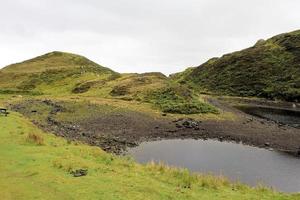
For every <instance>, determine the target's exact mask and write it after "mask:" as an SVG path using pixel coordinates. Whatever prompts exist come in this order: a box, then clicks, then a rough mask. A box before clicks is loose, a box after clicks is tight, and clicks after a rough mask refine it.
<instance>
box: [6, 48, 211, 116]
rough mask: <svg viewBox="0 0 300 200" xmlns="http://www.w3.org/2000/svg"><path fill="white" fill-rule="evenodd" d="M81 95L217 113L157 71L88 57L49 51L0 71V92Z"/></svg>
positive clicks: (182, 111)
mask: <svg viewBox="0 0 300 200" xmlns="http://www.w3.org/2000/svg"><path fill="white" fill-rule="evenodd" d="M1 93H2V94H21V95H24V94H27V95H52V96H65V95H81V96H89V97H103V98H110V99H121V100H126V101H133V100H135V101H139V102H144V103H150V104H153V105H154V107H155V108H157V109H160V110H161V111H163V112H169V113H180V114H194V113H210V112H212V113H217V110H216V109H215V108H214V107H212V106H210V105H208V104H207V103H205V102H204V101H203V100H202V99H200V98H199V97H198V96H197V95H195V94H194V92H193V91H192V90H190V89H189V88H187V87H185V86H181V85H180V84H178V83H174V82H172V81H170V79H169V78H168V77H166V76H165V75H163V74H162V73H159V72H152V73H143V74H136V73H132V74H120V73H117V72H114V71H113V70H111V69H109V68H105V67H102V66H101V65H98V64H97V63H95V62H93V61H90V60H88V59H87V58H85V57H83V56H80V55H76V54H70V53H64V52H52V53H48V54H45V55H42V56H39V57H36V58H33V59H30V60H27V61H24V62H21V63H17V64H12V65H9V66H7V67H5V68H3V69H2V70H0V94H1Z"/></svg>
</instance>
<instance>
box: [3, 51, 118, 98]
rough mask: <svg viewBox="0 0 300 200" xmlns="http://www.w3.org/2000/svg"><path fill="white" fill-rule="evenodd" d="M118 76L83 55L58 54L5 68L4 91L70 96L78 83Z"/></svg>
mask: <svg viewBox="0 0 300 200" xmlns="http://www.w3.org/2000/svg"><path fill="white" fill-rule="evenodd" d="M118 76H119V74H118V73H116V72H114V71H113V70H111V69H109V68H105V67H102V66H101V65H98V64H97V63H95V62H93V61H90V60H89V59H87V58H85V57H83V56H80V55H76V54H71V53H65V52H58V51H55V52H51V53H47V54H45V55H42V56H39V57H36V58H33V59H30V60H27V61H24V62H21V63H16V64H12V65H9V66H7V67H5V68H3V69H1V70H0V88H1V90H2V91H3V90H4V92H5V91H6V92H9V91H11V92H19V93H22V92H23V93H24V92H31V93H49V94H53V93H55V94H57V93H65V94H67V93H69V92H71V91H72V89H73V88H74V87H75V86H76V85H78V84H81V83H85V82H88V81H92V80H95V79H97V80H102V79H113V78H116V77H118Z"/></svg>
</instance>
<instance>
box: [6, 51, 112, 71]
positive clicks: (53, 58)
mask: <svg viewBox="0 0 300 200" xmlns="http://www.w3.org/2000/svg"><path fill="white" fill-rule="evenodd" d="M78 67H82V68H83V67H86V68H87V67H89V68H93V67H94V68H95V67H97V68H101V69H102V70H104V71H105V70H106V71H112V70H110V69H108V68H104V67H102V66H100V65H98V64H97V63H95V62H93V61H91V60H89V59H87V58H85V57H83V56H80V55H76V54H71V53H66V52H59V51H54V52H51V53H47V54H45V55H42V56H38V57H36V58H33V59H30V60H26V61H24V62H21V63H16V64H12V65H8V66H7V67H4V68H3V69H2V70H1V71H2V72H14V73H37V72H44V71H47V70H55V69H59V70H61V69H74V68H78Z"/></svg>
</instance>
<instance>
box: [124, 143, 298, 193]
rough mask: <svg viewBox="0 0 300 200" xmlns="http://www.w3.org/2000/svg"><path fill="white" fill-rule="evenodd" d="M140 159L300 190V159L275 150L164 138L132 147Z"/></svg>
mask: <svg viewBox="0 0 300 200" xmlns="http://www.w3.org/2000/svg"><path fill="white" fill-rule="evenodd" d="M128 154H129V155H131V156H133V157H134V158H135V159H136V160H137V161H138V162H141V163H147V162H149V161H152V160H153V161H156V162H159V161H162V162H164V163H166V164H168V165H171V166H177V167H184V168H188V169H190V170H191V171H194V172H200V173H213V174H215V175H225V176H227V177H229V178H230V179H231V180H238V181H240V182H242V183H246V184H249V185H252V186H255V185H257V184H258V183H262V184H264V185H267V186H270V187H273V188H276V189H277V190H279V191H283V192H300V159H299V158H296V157H293V156H290V155H287V154H284V153H279V152H275V151H269V150H265V149H259V148H256V147H250V146H245V145H242V144H235V143H229V142H219V141H214V140H207V141H203V140H162V141H155V142H148V143H142V144H141V145H140V146H138V147H136V148H132V149H130V150H129V151H128Z"/></svg>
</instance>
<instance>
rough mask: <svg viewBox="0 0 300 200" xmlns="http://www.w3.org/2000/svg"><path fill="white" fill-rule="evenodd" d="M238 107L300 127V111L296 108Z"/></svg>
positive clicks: (252, 113)
mask: <svg viewBox="0 0 300 200" xmlns="http://www.w3.org/2000/svg"><path fill="white" fill-rule="evenodd" d="M237 108H238V109H240V110H241V111H243V112H245V113H247V114H250V115H254V116H257V117H261V118H264V119H269V120H272V121H275V122H279V123H282V124H287V125H290V126H293V127H295V128H300V112H299V111H296V110H292V109H291V110H287V109H277V108H270V107H255V106H238V107H237Z"/></svg>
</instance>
